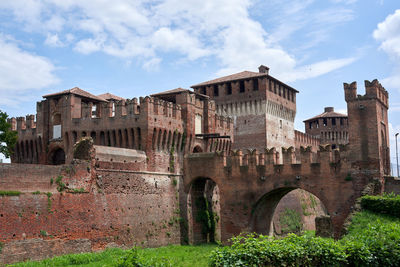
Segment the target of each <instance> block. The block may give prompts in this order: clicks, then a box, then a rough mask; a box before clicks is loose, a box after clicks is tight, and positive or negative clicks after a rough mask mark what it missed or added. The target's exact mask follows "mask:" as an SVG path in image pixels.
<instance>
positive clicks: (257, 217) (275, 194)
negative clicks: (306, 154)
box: [250, 187, 329, 235]
mask: <svg viewBox="0 0 400 267" xmlns="http://www.w3.org/2000/svg"><path fill="white" fill-rule="evenodd" d="M296 189H302V190H304V188H300V187H281V188H277V189H274V190H271V191H269V192H267V193H265V194H264V195H263V196H262V197H261V198H260V199H259V200H258V201H257V202H256V203H255V204H254V205H253V208H252V212H251V215H252V217H251V220H250V231H251V232H256V233H259V234H264V235H268V234H270V233H271V230H272V229H271V227H272V221H273V217H274V214H275V210H276V207H277V206H278V204H279V202H280V201H281V200H282V198H283V197H284V196H286V195H287V194H288V193H289V192H291V191H293V190H296ZM304 191H306V192H308V193H311V194H312V195H313V196H315V197H317V198H318V199H319V201H321V203H322V205H323V206H324V208H325V209H326V205H325V203H324V202H323V201H322V200H321V198H324V197H323V196H317V195H315V194H313V193H312V192H309V191H307V190H304ZM327 211H328V213H329V210H327Z"/></svg>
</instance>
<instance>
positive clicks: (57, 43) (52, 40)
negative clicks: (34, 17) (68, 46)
mask: <svg viewBox="0 0 400 267" xmlns="http://www.w3.org/2000/svg"><path fill="white" fill-rule="evenodd" d="M44 43H45V44H46V45H48V46H52V47H63V46H65V45H64V43H63V42H61V40H60V39H59V38H58V34H47V38H46V40H45V41H44Z"/></svg>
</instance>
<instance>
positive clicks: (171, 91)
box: [151, 87, 193, 96]
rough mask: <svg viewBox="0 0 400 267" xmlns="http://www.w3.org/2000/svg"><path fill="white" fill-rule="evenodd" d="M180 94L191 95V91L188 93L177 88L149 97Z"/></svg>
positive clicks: (187, 90) (186, 90)
mask: <svg viewBox="0 0 400 267" xmlns="http://www.w3.org/2000/svg"><path fill="white" fill-rule="evenodd" d="M182 92H189V93H193V91H190V90H189V89H183V88H180V87H178V88H175V89H172V90H167V91H164V92H160V93H156V94H152V95H151V96H161V95H171V94H179V93H182Z"/></svg>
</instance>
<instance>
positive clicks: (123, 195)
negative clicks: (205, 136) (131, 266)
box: [0, 162, 181, 263]
mask: <svg viewBox="0 0 400 267" xmlns="http://www.w3.org/2000/svg"><path fill="white" fill-rule="evenodd" d="M100 166H101V164H100ZM103 167H104V165H103ZM118 167H119V168H121V169H124V168H125V169H128V167H124V166H123V165H122V166H121V163H120V164H119V166H118ZM91 168H92V166H91V165H90V164H89V163H87V162H81V163H79V164H76V165H65V166H45V165H40V166H38V165H22V164H11V165H10V164H1V165H0V174H1V176H0V190H20V191H22V194H21V195H20V196H0V225H1V227H0V242H3V243H4V244H5V247H4V248H3V252H2V254H1V255H0V263H1V262H3V263H7V262H12V261H16V260H18V261H20V260H25V259H40V258H43V257H49V256H52V255H59V254H63V253H66V252H69V253H73V252H81V251H82V249H81V248H80V247H79V246H73V245H71V242H72V243H73V242H76V243H79V242H83V243H85V244H86V245H85V246H84V247H85V249H84V250H85V251H92V250H97V249H103V248H105V247H106V246H107V245H110V244H114V243H115V244H117V245H119V246H127V247H130V246H133V245H135V244H137V245H140V246H160V245H167V244H178V243H180V240H181V233H180V226H179V216H180V214H179V199H178V198H179V193H178V186H179V180H180V177H179V176H173V175H172V176H170V175H169V174H168V173H165V174H163V173H160V172H159V173H156V174H153V173H149V172H145V171H144V172H143V171H142V172H140V171H134V170H125V171H124V170H112V169H111V170H106V169H103V170H98V171H95V170H93V169H91ZM68 172H69V173H70V175H68ZM59 174H63V179H62V181H63V182H64V183H65V184H67V186H68V188H67V189H66V190H64V191H63V192H61V193H59V192H57V190H56V187H57V185H56V184H55V182H54V183H53V185H51V184H50V179H51V178H53V179H54V181H55V179H56V177H57V176H58V175H59ZM174 179H176V181H177V182H176V183H175V182H174V181H173V180H174ZM10 183H12V184H13V186H10ZM73 188H75V189H79V188H84V190H85V193H78V194H76V193H75V194H74V193H72V192H71V191H72V189H73ZM38 190H39V191H41V193H40V194H32V193H33V192H35V191H38ZM46 192H52V193H53V194H52V196H51V197H50V198H48V196H47V195H46V194H45V193H46ZM41 231H42V233H44V231H45V232H46V233H48V235H49V236H47V237H45V236H43V234H41ZM37 239H44V240H45V241H43V242H38V240H37ZM30 242H31V243H32V244H34V246H36V248H37V249H36V250H35V249H33V250H29V249H28V250H26V249H24V246H27V243H30ZM49 242H50V243H51V242H56V244H57V246H59V247H60V248H62V247H65V248H66V249H65V251H64V250H63V249H59V250H54V249H51V248H49V246H50V245H49ZM50 247H51V246H50ZM39 248H41V249H39ZM37 250H41V251H42V252H41V253H40V254H35V253H34V252H35V251H37Z"/></svg>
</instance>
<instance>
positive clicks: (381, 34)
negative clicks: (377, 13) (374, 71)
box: [373, 9, 400, 89]
mask: <svg viewBox="0 0 400 267" xmlns="http://www.w3.org/2000/svg"><path fill="white" fill-rule="evenodd" d="M373 36H374V38H375V39H376V40H377V41H380V49H382V50H383V51H385V52H386V53H387V54H388V55H389V56H390V57H391V58H392V59H393V62H394V64H395V65H396V66H395V72H394V73H396V74H395V75H393V76H389V77H386V78H385V79H384V80H383V83H384V84H385V85H386V86H387V87H389V88H397V89H398V88H400V76H399V75H398V73H399V72H398V71H399V70H400V64H399V59H400V9H397V10H396V11H395V12H394V13H393V14H390V15H389V16H387V17H386V19H385V20H384V21H383V22H381V23H379V24H378V26H377V29H375V31H374V32H373Z"/></svg>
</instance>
